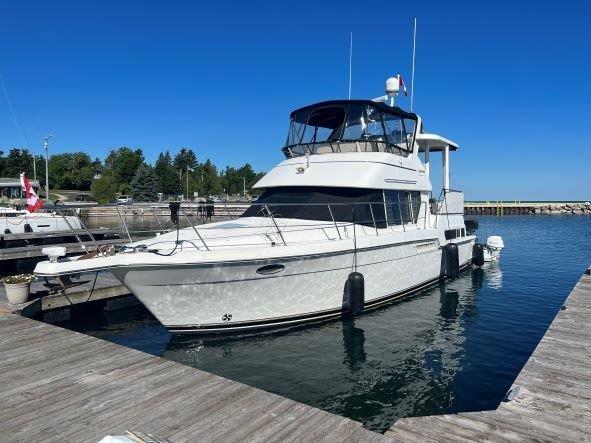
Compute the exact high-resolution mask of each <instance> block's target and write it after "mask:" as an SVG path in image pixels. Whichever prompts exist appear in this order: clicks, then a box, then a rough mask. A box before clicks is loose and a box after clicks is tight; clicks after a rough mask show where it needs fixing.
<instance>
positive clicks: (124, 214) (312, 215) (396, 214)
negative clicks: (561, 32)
mask: <svg viewBox="0 0 591 443" xmlns="http://www.w3.org/2000/svg"><path fill="white" fill-rule="evenodd" d="M387 205H388V206H387ZM253 207H254V208H258V210H255V211H252V212H253V214H252V215H250V214H249V216H254V217H261V218H264V219H266V220H268V222H269V224H268V226H264V225H253V226H247V225H245V224H241V225H240V226H237V227H232V229H231V231H230V232H228V233H227V234H224V235H222V236H219V235H217V236H215V235H208V234H210V233H209V232H208V231H209V229H215V226H214V227H212V228H210V227H209V226H208V225H207V223H208V222H213V221H223V220H229V219H235V218H237V217H239V216H240V215H242V214H243V212H244V211H245V209H248V208H253ZM171 208H172V206H171V207H170V208H168V211H165V210H164V207H162V206H160V205H159V206H155V204H134V205H113V204H109V205H98V204H97V205H88V204H81V205H76V204H73V205H55V206H48V207H47V209H48V210H51V211H53V212H54V213H55V214H56V215H57V216H60V217H61V218H63V219H64V221H65V223H66V225H67V226H68V228H69V232H70V234H71V235H73V236H74V237H75V238H76V240H77V241H78V242H79V243H80V244H81V245H82V247H83V249H84V250H85V251H86V252H88V251H89V250H90V249H91V248H92V249H94V250H95V251H98V252H99V253H100V252H104V250H105V248H104V247H103V245H101V241H100V240H98V239H97V238H96V236H97V230H96V229H91V228H89V227H88V226H87V225H88V223H87V222H88V221H89V217H90V218H92V215H90V216H89V215H86V217H85V216H81V213H82V214H84V213H86V214H92V213H96V212H97V211H98V212H100V213H101V214H102V216H104V215H105V213H107V212H109V211H110V212H111V213H112V215H113V216H114V217H116V218H117V219H118V220H119V222H120V225H121V226H120V229H121V231H120V235H121V236H123V237H124V239H126V240H127V241H129V247H131V248H133V247H134V243H135V244H136V245H137V243H138V242H141V241H142V240H145V239H146V237H154V236H157V235H159V234H162V233H166V232H172V231H175V230H177V229H187V228H188V229H191V230H192V231H193V232H194V233H195V239H194V241H189V240H179V241H180V242H183V241H186V242H187V243H190V244H191V245H192V246H193V247H195V248H196V249H198V250H205V251H210V250H211V249H212V248H216V247H229V246H238V245H242V246H245V245H249V244H250V243H245V242H244V241H242V242H237V243H231V241H232V239H239V238H240V239H242V240H244V238H245V237H248V236H258V237H260V236H261V235H264V236H265V237H266V238H267V240H268V242H269V243H270V245H271V246H276V245H277V244H279V245H288V244H289V237H290V236H293V234H294V233H302V232H306V231H314V230H321V231H322V232H323V233H324V236H325V237H326V240H343V239H346V238H352V237H351V235H353V236H356V235H359V232H362V233H363V235H375V236H379V235H382V234H385V233H386V232H388V231H394V230H396V229H400V228H402V231H406V230H407V229H409V228H412V229H424V228H427V227H428V225H429V220H428V215H429V212H430V211H429V209H428V203H426V202H411V201H399V202H390V203H385V202H346V203H342V202H335V203H264V202H261V203H258V202H252V203H250V204H244V203H238V204H234V203H223V204H213V203H203V204H201V205H199V204H189V205H187V204H185V205H183V204H181V205H178V206H177V207H176V210H175V211H177V212H176V219H175V218H174V216H173V215H172V213H171ZM88 209H92V211H88ZM84 210H86V211H84ZM172 212H174V211H172ZM306 212H307V213H306ZM290 215H292V216H291V217H290ZM72 217H74V218H72ZM85 218H86V222H85V221H84V219H85ZM287 218H289V219H292V221H290V223H289V224H285V223H282V219H287ZM138 219H139V220H138ZM214 219H215V220H214ZM293 219H300V220H302V223H293ZM72 220H75V221H76V222H77V223H73V222H72ZM148 220H153V222H149V221H148ZM137 221H140V229H135V228H136V227H137V226H136V225H137V223H135V222H137ZM147 221H148V222H147ZM146 224H147V225H148V226H149V228H148V229H145V225H146ZM76 225H78V226H80V228H81V229H77V226H76ZM354 226H358V229H350V228H351V227H354ZM261 227H266V228H269V229H270V231H268V232H266V233H261V232H260V230H261ZM368 229H369V231H368ZM236 231H239V232H238V233H236ZM255 231H258V232H255ZM218 232H219V231H218ZM372 233H373V234H372ZM37 235H39V233H37ZM273 235H276V238H273ZM83 238H84V239H88V240H86V241H85V240H83ZM292 238H293V237H292ZM122 240H123V239H122ZM219 240H225V242H224V244H223V245H220V244H217V245H216V242H217V241H219ZM166 242H168V243H178V241H177V242H175V241H169V240H167V241H166ZM120 243H123V241H121V242H120ZM253 244H260V242H259V243H253Z"/></svg>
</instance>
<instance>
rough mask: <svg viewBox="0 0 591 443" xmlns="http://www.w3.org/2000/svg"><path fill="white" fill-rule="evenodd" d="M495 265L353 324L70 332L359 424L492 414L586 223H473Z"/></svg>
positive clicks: (564, 291)
mask: <svg viewBox="0 0 591 443" xmlns="http://www.w3.org/2000/svg"><path fill="white" fill-rule="evenodd" d="M491 234H500V235H502V236H503V239H504V241H505V246H506V248H505V250H504V252H503V257H502V261H501V264H500V265H499V266H493V267H489V268H487V269H483V270H481V269H474V270H470V271H467V272H464V273H463V274H462V276H461V278H459V279H458V280H456V281H453V282H448V283H445V284H441V285H439V286H436V287H434V288H433V289H430V290H428V291H426V292H423V293H422V294H420V295H419V296H417V297H415V298H412V299H410V300H407V301H404V302H401V303H397V304H392V305H390V306H388V307H386V308H383V309H380V310H377V311H374V312H371V313H369V314H367V315H364V316H362V317H359V318H357V319H355V321H348V322H341V321H335V322H331V323H324V324H320V325H313V326H305V327H299V328H296V329H290V330H284V331H279V332H273V333H269V332H268V333H264V334H259V335H249V336H234V337H213V338H203V337H193V338H177V337H171V336H170V334H169V333H168V332H167V331H166V330H165V329H164V328H163V327H162V326H160V325H159V324H158V322H157V321H155V320H154V319H153V318H152V317H151V316H150V315H149V314H147V313H146V312H145V311H144V310H142V309H138V310H135V311H130V310H127V311H120V312H118V313H116V314H115V315H113V314H110V316H107V314H97V316H96V317H95V318H94V319H93V324H89V323H88V319H85V320H84V325H78V324H75V323H74V324H72V325H71V326H72V327H73V328H74V329H77V330H80V331H83V332H86V333H89V334H91V335H95V336H97V337H101V338H104V339H107V340H111V341H114V342H117V343H121V344H124V345H127V346H130V347H132V348H137V349H140V350H143V351H146V352H149V353H152V354H155V355H159V356H162V357H165V358H168V359H170V360H175V361H178V362H180V363H184V364H187V365H191V366H194V367H197V368H200V369H204V370H206V371H210V372H213V373H215V374H218V375H222V376H224V377H228V378H231V379H233V380H237V381H240V382H243V383H246V384H249V385H252V386H256V387H258V388H261V389H264V390H267V391H271V392H275V393H277V394H280V395H283V396H286V397H289V398H292V399H295V400H298V401H301V402H303V403H307V404H310V405H313V406H316V407H319V408H322V409H325V410H327V411H330V412H334V413H336V414H340V415H344V416H347V417H350V418H352V419H355V420H359V421H362V422H363V423H364V424H365V426H366V427H368V428H370V429H373V430H376V431H384V430H385V429H387V428H388V427H390V426H391V425H392V424H393V423H394V422H395V421H396V419H397V418H399V417H404V416H416V415H428V414H440V413H446V412H457V411H474V410H482V409H494V408H496V406H497V405H498V403H499V402H500V401H501V399H502V398H503V396H504V395H505V393H506V391H507V390H508V388H509V387H510V386H511V383H512V382H513V380H514V379H515V377H516V375H517V373H518V372H519V370H520V369H521V368H522V366H523V365H524V364H525V362H526V360H527V358H528V357H529V355H530V354H531V352H532V351H533V349H534V348H535V346H536V344H537V342H538V341H539V340H540V338H541V337H542V335H543V334H544V332H545V330H546V328H547V327H548V325H549V324H550V322H551V321H552V319H553V318H554V315H555V314H556V312H557V311H558V309H559V308H560V306H561V305H562V303H563V301H564V299H565V298H566V296H567V295H568V294H569V292H570V290H571V289H572V287H573V285H574V284H575V283H576V282H577V280H578V279H579V277H580V275H581V274H582V272H583V271H584V270H585V269H586V267H587V266H588V265H589V264H590V263H591V242H590V239H591V217H585V216H581V217H577V216H564V217H560V216H554V217H550V216H549V217H544V216H538V217H528V216H509V217H505V218H493V217H482V218H480V230H479V236H480V238H481V239H485V238H486V237H487V236H488V235H491Z"/></svg>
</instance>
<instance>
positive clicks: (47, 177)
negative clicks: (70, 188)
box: [43, 135, 53, 201]
mask: <svg viewBox="0 0 591 443" xmlns="http://www.w3.org/2000/svg"><path fill="white" fill-rule="evenodd" d="M51 137H53V135H48V136H47V137H45V142H44V143H43V145H44V146H45V199H46V200H47V201H49V150H48V147H47V145H48V142H49V139H50V138H51Z"/></svg>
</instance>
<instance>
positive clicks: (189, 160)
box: [174, 148, 197, 177]
mask: <svg viewBox="0 0 591 443" xmlns="http://www.w3.org/2000/svg"><path fill="white" fill-rule="evenodd" d="M196 166H197V156H196V155H195V153H194V152H193V150H192V149H191V148H181V150H180V151H179V153H178V154H177V155H176V156H175V157H174V167H175V168H176V169H177V171H179V177H180V175H181V174H182V173H183V172H185V171H186V170H187V168H188V169H194V168H195V167H196Z"/></svg>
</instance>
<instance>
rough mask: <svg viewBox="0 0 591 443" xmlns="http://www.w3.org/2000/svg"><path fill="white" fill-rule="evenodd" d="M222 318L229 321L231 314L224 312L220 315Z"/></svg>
mask: <svg viewBox="0 0 591 443" xmlns="http://www.w3.org/2000/svg"><path fill="white" fill-rule="evenodd" d="M222 320H223V321H230V320H232V314H224V315H222Z"/></svg>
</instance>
